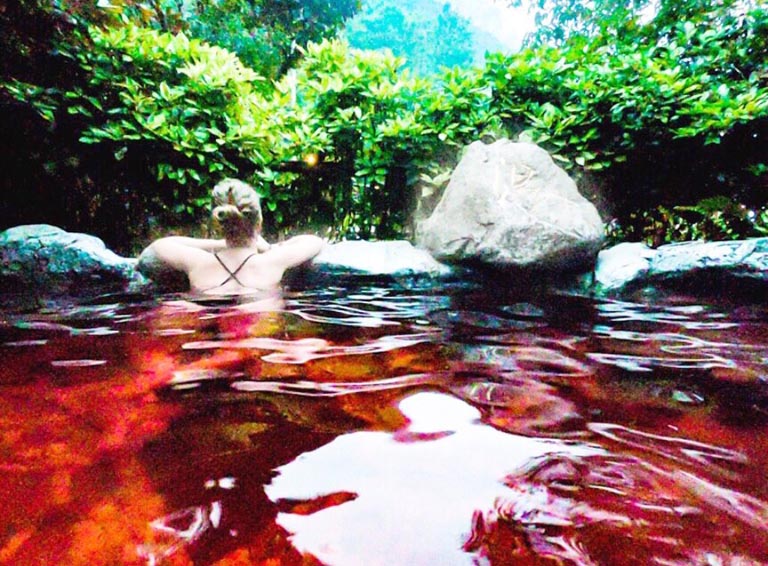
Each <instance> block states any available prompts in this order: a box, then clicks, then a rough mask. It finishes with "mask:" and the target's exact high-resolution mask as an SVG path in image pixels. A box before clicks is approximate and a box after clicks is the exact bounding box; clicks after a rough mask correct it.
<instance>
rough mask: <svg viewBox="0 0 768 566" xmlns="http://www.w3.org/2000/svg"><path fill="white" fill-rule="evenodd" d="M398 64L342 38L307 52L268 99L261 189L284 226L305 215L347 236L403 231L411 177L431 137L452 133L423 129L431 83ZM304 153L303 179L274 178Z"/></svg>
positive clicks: (291, 175) (384, 53)
mask: <svg viewBox="0 0 768 566" xmlns="http://www.w3.org/2000/svg"><path fill="white" fill-rule="evenodd" d="M402 66H403V60H402V59H400V58H398V57H394V56H393V55H392V54H391V53H390V52H388V51H382V52H374V51H361V50H356V49H351V48H350V47H349V46H348V45H347V44H346V43H345V42H342V41H324V42H322V43H320V44H316V45H310V46H309V48H308V49H307V51H306V54H305V56H304V58H303V59H302V62H301V64H300V65H299V66H298V67H297V68H296V70H295V72H293V73H290V74H289V75H288V76H287V77H286V78H284V79H283V80H282V81H281V82H280V83H278V84H277V89H276V90H277V92H276V94H275V98H274V99H273V101H272V107H273V113H274V115H275V116H277V118H276V119H277V120H278V123H276V128H277V129H278V130H279V131H280V132H282V135H281V136H280V139H279V140H278V145H277V146H276V148H275V151H276V152H277V154H278V158H277V163H278V164H277V166H276V167H275V168H273V170H272V171H269V172H267V173H266V177H265V181H268V183H266V184H265V185H263V192H264V193H265V194H266V195H267V197H268V198H269V199H272V200H275V201H279V202H280V207H277V210H278V211H279V212H281V213H282V214H285V215H287V216H289V217H290V220H291V221H297V220H298V218H299V217H300V216H301V215H304V216H307V215H308V214H309V215H310V216H311V220H313V221H314V222H315V223H323V224H326V225H331V226H335V227H336V230H337V232H339V233H340V234H342V235H345V236H353V237H354V236H357V237H371V236H374V235H375V236H377V237H391V236H394V235H397V234H399V233H401V232H402V230H403V227H404V225H405V220H406V218H405V214H406V212H407V206H406V205H407V202H408V200H409V198H408V194H407V192H406V191H407V186H408V176H409V170H410V169H411V168H412V167H413V166H414V164H415V163H416V161H417V160H418V159H419V158H420V157H424V156H425V155H426V154H427V153H429V152H430V151H431V150H432V149H433V148H434V147H436V145H437V144H438V143H440V139H439V137H438V136H441V137H445V139H448V137H446V136H447V135H450V136H453V135H454V132H449V133H448V134H443V132H438V131H436V129H435V128H434V127H430V121H429V117H430V108H429V107H428V105H429V100H430V97H431V93H430V90H429V86H430V85H429V83H427V82H426V81H424V80H423V79H418V78H413V77H411V76H410V75H409V74H408V72H407V71H403V70H402ZM425 103H426V105H427V106H426V107H425ZM308 155H318V159H319V163H318V164H317V165H312V166H307V167H305V168H301V170H300V172H301V173H302V175H297V174H296V172H292V173H283V174H277V173H276V172H275V169H277V170H279V169H280V164H285V163H297V162H301V161H302V160H304V159H305V158H306V157H307V156H308ZM283 168H284V167H283ZM270 183H271V186H270ZM307 202H312V203H313V207H314V210H312V208H308V207H307V206H306V203H307Z"/></svg>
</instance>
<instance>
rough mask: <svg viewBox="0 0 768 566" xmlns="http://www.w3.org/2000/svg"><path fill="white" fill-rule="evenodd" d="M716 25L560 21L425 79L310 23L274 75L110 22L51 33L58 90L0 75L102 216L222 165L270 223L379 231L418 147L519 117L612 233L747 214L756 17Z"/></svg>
mask: <svg viewBox="0 0 768 566" xmlns="http://www.w3.org/2000/svg"><path fill="white" fill-rule="evenodd" d="M719 23H720V27H719V28H718V29H717V30H713V29H708V28H707V27H706V26H696V25H691V22H686V21H679V22H672V23H671V24H670V25H669V26H668V27H666V28H665V29H664V30H663V33H661V32H659V33H656V35H655V36H653V38H651V37H650V36H647V35H646V34H645V32H644V31H643V30H642V29H638V30H636V31H635V32H633V33H634V36H632V37H627V38H624V40H622V41H612V42H609V41H606V40H605V37H602V38H600V37H599V38H597V39H595V38H591V39H590V38H584V37H574V38H572V39H571V40H569V41H567V42H564V43H563V44H562V45H560V46H558V47H534V48H530V49H527V50H525V51H523V52H521V53H519V54H516V55H511V56H506V55H501V54H495V55H491V56H489V57H488V59H487V63H486V66H485V68H483V69H463V70H460V69H451V70H445V71H444V72H443V73H442V74H441V75H439V76H436V77H433V78H430V79H424V78H419V77H415V76H412V75H410V74H409V72H408V71H406V70H404V69H403V60H402V59H400V58H397V57H394V56H393V55H392V54H391V53H390V52H388V51H386V50H385V51H381V52H370V51H361V50H356V49H351V48H350V47H349V46H348V45H347V44H346V43H345V42H343V41H339V40H325V41H323V42H321V43H318V44H310V45H308V46H307V47H306V49H303V50H302V57H301V59H300V61H299V63H298V64H297V65H296V66H295V67H294V68H293V69H292V70H291V71H289V72H288V73H287V74H286V75H284V76H283V77H282V78H281V79H280V80H279V81H276V82H273V81H271V80H267V79H265V78H264V77H262V76H260V75H259V74H258V73H257V72H255V71H254V70H252V69H251V68H249V67H247V66H246V65H244V64H243V63H242V62H241V61H240V60H239V59H238V58H237V57H236V56H235V55H234V54H232V53H230V52H229V51H226V50H224V49H222V48H219V47H215V46H212V45H208V44H206V43H204V42H201V41H198V40H196V39H189V38H188V37H187V36H185V35H184V34H181V33H179V34H170V33H163V32H159V31H155V30H149V29H146V28H142V27H139V26H134V25H130V24H125V25H122V26H120V27H117V28H110V27H106V28H97V27H93V28H90V30H89V32H88V35H87V36H85V37H82V38H81V39H80V41H79V42H72V41H69V42H65V43H64V44H63V45H61V46H60V48H59V53H60V54H62V55H64V56H66V57H68V60H70V61H71V62H72V63H73V64H74V66H75V67H76V69H77V72H76V73H73V74H72V76H71V77H69V81H68V84H62V85H61V87H60V88H51V87H50V86H46V87H42V86H41V85H39V84H36V83H34V82H31V81H30V82H21V81H19V80H6V81H4V84H2V85H0V86H3V88H4V92H5V93H6V94H10V95H12V96H13V97H14V98H15V101H16V102H15V103H16V104H17V105H20V106H23V107H33V108H34V109H35V110H36V111H37V112H38V113H39V115H40V116H41V117H42V118H43V119H44V120H45V121H46V123H48V124H50V126H51V127H50V131H60V132H71V133H72V134H73V135H74V136H75V139H78V140H79V142H77V143H78V144H79V147H80V148H81V153H78V154H77V155H75V156H73V155H71V154H69V153H65V154H64V155H63V156H62V160H67V161H74V162H76V163H77V171H79V172H80V178H88V179H92V178H96V179H97V181H95V182H94V181H93V180H91V181H89V183H85V184H83V187H85V188H84V189H83V190H82V192H83V194H86V193H87V191H88V190H95V191H96V192H97V194H96V195H95V196H96V197H97V198H96V199H91V201H92V202H93V203H95V204H93V205H92V206H93V207H94V209H93V211H91V212H92V215H94V216H95V215H98V214H102V217H103V215H104V213H105V212H109V214H110V218H111V219H113V220H115V222H114V229H115V230H118V231H119V230H120V229H121V226H120V223H121V219H122V222H131V221H133V222H135V217H136V212H137V211H143V214H145V215H146V214H149V215H151V216H156V217H162V218H164V220H163V222H164V223H168V221H169V219H171V220H170V221H173V222H176V223H183V222H191V221H195V220H198V221H199V220H200V219H201V218H203V217H204V216H205V215H206V213H207V209H208V205H209V201H208V194H209V191H210V187H211V185H212V184H213V183H214V182H216V181H217V180H218V179H220V178H221V177H223V176H229V175H236V176H239V177H241V178H244V179H246V180H248V181H250V182H252V183H254V184H255V185H256V186H257V187H258V188H259V190H260V191H261V193H262V194H263V196H264V200H265V204H266V208H267V214H268V220H269V221H271V222H269V224H271V225H272V226H274V227H275V228H276V229H277V230H280V231H285V230H290V229H293V228H296V227H299V226H302V227H306V226H313V227H315V228H321V227H327V228H329V229H330V230H331V232H332V233H333V234H335V235H342V236H351V237H392V236H398V235H401V234H402V233H403V231H404V229H405V227H406V223H407V217H408V214H409V212H410V207H411V206H412V203H413V197H412V195H411V192H412V191H411V190H412V188H413V187H414V185H415V182H416V180H417V179H418V178H419V177H420V176H421V177H423V176H424V174H425V173H426V174H428V176H429V177H430V178H431V179H432V180H433V181H434V180H435V179H439V180H441V181H440V183H442V182H443V180H444V179H445V175H443V174H442V173H443V171H440V169H439V168H438V169H435V168H434V167H433V165H434V163H436V162H439V163H442V164H443V165H444V166H447V165H450V164H451V163H453V157H454V154H455V153H456V152H457V151H458V149H459V148H460V147H462V146H463V145H464V144H466V143H468V142H470V141H473V140H474V139H478V138H482V137H486V136H491V137H497V136H499V135H509V136H512V137H515V136H518V135H519V136H522V137H523V138H527V139H531V140H533V141H535V142H537V143H539V144H541V145H542V146H544V147H545V148H546V149H548V150H550V151H551V152H552V154H553V155H554V156H555V158H556V159H558V160H560V162H561V163H562V164H563V165H564V166H565V167H566V168H568V169H569V170H570V171H571V172H572V173H574V174H575V175H576V176H577V177H579V178H581V180H582V181H584V182H585V181H586V180H589V181H590V183H592V184H594V185H595V186H598V187H600V186H602V187H607V188H608V194H609V197H608V200H609V201H610V203H611V205H612V206H611V207H609V208H608V209H607V212H608V213H609V214H615V215H616V216H617V217H618V218H619V229H618V230H617V232H616V233H617V234H621V235H623V236H625V237H633V238H647V239H653V240H654V241H656V240H658V239H659V238H661V241H668V240H669V239H674V238H697V237H708V238H725V237H736V236H738V235H745V234H752V233H758V232H760V231H761V230H763V229H764V227H765V226H766V222H765V213H764V205H765V202H766V200H767V199H766V197H768V195H767V194H766V190H767V189H768V183H765V179H766V172H767V171H768V155H767V154H766V150H765V148H766V147H768V146H766V143H765V138H766V136H767V135H768V131H767V130H766V126H767V125H768V88H767V86H766V84H767V83H768V79H767V78H766V77H768V67H767V66H766V55H767V54H768V47H767V45H766V40H765V33H764V32H765V30H766V29H768V16H767V15H766V14H765V12H764V11H754V12H750V13H749V14H745V15H744V17H742V18H730V19H729V18H725V19H721V20H720V21H719ZM657 32H658V30H657ZM81 43H85V44H87V45H89V48H88V49H77V48H74V47H73V46H74V45H77V44H81ZM446 156H447V157H446ZM47 163H48V162H47ZM48 166H49V165H48V164H46V167H48ZM51 166H52V167H59V165H58V164H54V165H51ZM420 174H421V175H420ZM440 183H437V182H436V181H435V182H433V185H437V184H440ZM583 184H584V183H583ZM76 185H77V184H76ZM64 190H70V191H71V190H73V189H72V188H71V187H70V188H66V187H65V188H64ZM718 195H722V196H723V197H724V198H726V199H727V201H728V202H732V203H733V207H732V208H729V209H728V210H729V212H728V213H727V214H722V211H720V212H721V214H719V216H718V213H717V211H716V210H714V209H712V208H711V206H710V205H711V203H712V202H725V201H718V200H711V199H712V197H715V196H718ZM90 196H92V195H89V197H90ZM74 202H75V201H73V202H71V203H68V202H67V201H66V200H65V203H66V204H67V205H68V206H70V205H71V206H82V203H83V200H82V199H81V200H79V201H77V202H76V204H73V203H74ZM106 202H111V203H112V208H108V207H106V206H105V205H104V206H103V207H102V208H101V209H100V208H99V206H102V204H103V203H106ZM100 203H101V204H100ZM742 205H744V206H742ZM121 207H122V209H124V210H123V213H121V214H123V216H120V215H118V214H113V213H114V212H115V211H117V212H119V211H120V210H121ZM65 208H66V207H65ZM128 209H130V212H131V214H128V213H126V212H125V211H126V210H128ZM649 211H651V212H649ZM654 211H655V212H654ZM726 216H727V218H726ZM613 226H616V223H613ZM659 231H661V233H662V235H661V236H658V233H659Z"/></svg>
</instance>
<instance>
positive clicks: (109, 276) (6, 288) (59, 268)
mask: <svg viewBox="0 0 768 566" xmlns="http://www.w3.org/2000/svg"><path fill="white" fill-rule="evenodd" d="M135 264H136V260H135V259H131V258H125V257H121V256H119V255H117V254H116V253H114V252H112V251H111V250H109V249H107V247H106V245H105V244H104V242H103V241H102V240H100V239H99V238H97V237H95V236H91V235H88V234H77V233H71V232H66V231H65V230H62V229H61V228H57V227H56V226H50V225H48V224H30V225H24V226H16V227H14V228H9V229H8V230H6V231H4V232H2V233H0V290H1V291H2V292H4V293H15V294H19V295H22V294H28V295H43V294H49V293H69V294H73V295H77V294H80V293H82V292H83V291H85V290H87V289H88V288H90V287H109V288H112V289H114V288H123V289H124V288H126V287H127V286H128V285H129V284H131V283H134V284H135V283H137V282H139V281H140V277H138V276H137V273H136V272H135V270H134V266H135Z"/></svg>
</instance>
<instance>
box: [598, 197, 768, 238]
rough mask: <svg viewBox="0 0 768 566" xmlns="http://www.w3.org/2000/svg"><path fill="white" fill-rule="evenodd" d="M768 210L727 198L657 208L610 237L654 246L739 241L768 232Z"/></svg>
mask: <svg viewBox="0 0 768 566" xmlns="http://www.w3.org/2000/svg"><path fill="white" fill-rule="evenodd" d="M766 221H768V210H766V209H762V210H750V209H748V208H747V207H746V206H744V205H743V204H740V203H738V202H736V201H734V200H732V199H730V198H728V197H725V196H716V197H709V198H705V199H702V200H700V201H698V202H697V203H695V204H693V205H691V206H673V207H666V206H657V207H656V208H654V209H651V210H643V211H638V212H634V213H632V214H630V215H629V217H628V218H627V221H626V224H625V225H623V226H621V225H618V224H614V225H612V226H611V229H610V231H609V238H610V239H612V240H614V241H621V240H626V239H629V240H637V241H642V242H645V243H646V244H648V245H649V246H652V247H658V246H660V245H662V244H669V243H672V242H678V241H688V240H709V241H720V240H737V239H740V238H745V237H753V236H761V235H765V234H767V233H768V224H767V223H766Z"/></svg>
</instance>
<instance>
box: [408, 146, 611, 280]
mask: <svg viewBox="0 0 768 566" xmlns="http://www.w3.org/2000/svg"><path fill="white" fill-rule="evenodd" d="M603 234H604V228H603V223H602V220H601V219H600V215H599V214H598V212H597V209H596V208H595V207H594V206H593V205H592V204H591V203H590V202H589V201H587V200H586V199H585V198H584V197H583V196H581V194H579V191H578V189H577V188H576V183H575V182H574V181H573V180H572V179H571V178H570V177H569V176H568V175H567V174H566V173H565V171H563V170H562V169H561V168H560V167H558V166H557V165H555V163H554V161H552V158H551V157H550V156H549V154H548V153H547V152H546V151H545V150H543V149H541V148H540V147H538V146H537V145H534V144H530V143H513V142H511V141H509V140H499V141H497V142H495V143H493V144H490V145H486V144H484V143H482V142H479V141H478V142H474V143H473V144H471V145H470V146H469V147H468V148H467V152H466V154H465V155H464V157H463V158H462V159H461V161H460V162H459V164H458V166H457V167H456V169H455V170H454V172H453V175H452V176H451V180H450V182H449V184H448V187H447V188H446V189H445V193H444V194H443V196H442V198H441V200H440V202H439V203H438V205H437V206H436V208H435V210H434V211H433V212H432V215H431V216H430V217H429V218H428V219H426V220H424V221H423V222H421V223H419V225H418V226H417V233H416V243H417V245H419V246H421V247H424V248H425V249H427V250H428V251H430V252H431V253H432V254H433V255H435V257H436V258H438V259H440V260H444V261H469V262H479V263H482V264H488V265H491V266H494V267H497V268H522V269H534V270H536V269H541V270H549V271H575V270H577V269H579V268H583V267H586V266H589V267H592V265H593V264H594V260H595V256H596V255H597V252H598V250H599V249H600V246H601V244H602V241H603Z"/></svg>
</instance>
